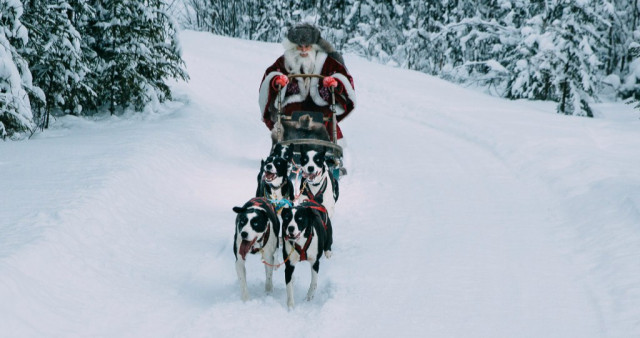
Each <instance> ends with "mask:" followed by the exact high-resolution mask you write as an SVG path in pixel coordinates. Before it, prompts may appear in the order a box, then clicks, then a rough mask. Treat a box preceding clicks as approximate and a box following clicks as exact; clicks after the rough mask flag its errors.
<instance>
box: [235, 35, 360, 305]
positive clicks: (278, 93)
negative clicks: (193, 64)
mask: <svg viewBox="0 0 640 338" xmlns="http://www.w3.org/2000/svg"><path fill="white" fill-rule="evenodd" d="M283 46H284V49H285V51H284V55H282V56H281V57H279V58H278V59H277V60H276V61H275V63H273V65H271V66H270V67H268V68H267V70H266V71H265V74H264V76H263V79H262V82H261V84H260V91H259V105H260V109H261V114H262V120H263V122H264V123H265V125H266V126H267V127H268V128H269V129H270V130H271V138H272V142H273V144H272V148H271V151H270V153H269V155H268V157H267V158H266V159H265V160H262V161H261V165H260V171H259V174H258V178H257V181H258V182H257V189H256V194H255V196H254V197H252V198H250V199H249V200H248V201H247V202H246V203H245V204H244V205H242V206H238V207H234V208H233V211H234V212H235V213H236V214H237V215H236V226H235V235H234V247H233V250H234V254H235V257H236V271H237V274H238V280H239V282H240V290H241V298H242V299H243V300H247V299H249V292H248V289H247V279H246V276H247V272H246V267H245V261H246V259H248V257H250V255H256V256H258V257H260V258H261V260H262V262H263V263H264V265H265V274H266V281H265V291H266V292H271V291H272V290H273V281H272V276H273V270H274V268H277V267H279V266H280V265H285V284H286V291H287V306H288V307H289V308H293V307H294V304H295V302H294V297H293V294H294V292H293V279H292V278H293V273H294V270H295V266H296V264H297V263H299V262H303V261H307V262H308V263H309V264H310V265H311V284H310V286H309V290H308V292H307V297H306V299H307V300H308V301H309V300H312V299H313V297H314V294H315V290H316V288H317V283H318V272H319V270H320V259H321V257H322V256H323V255H324V256H325V257H326V258H330V257H331V247H332V245H333V230H332V222H331V221H332V219H333V215H334V210H335V204H336V202H337V200H338V196H339V186H338V179H339V176H340V175H344V174H346V170H345V169H344V168H343V166H342V147H341V146H339V145H338V141H339V140H341V139H342V137H343V135H342V131H341V130H340V128H339V126H338V122H340V121H342V120H343V119H344V118H345V117H347V116H348V115H349V114H350V113H351V111H352V110H353V109H354V107H355V102H356V101H355V91H354V86H353V79H352V77H351V75H350V74H349V72H348V71H347V69H346V67H345V66H344V61H343V59H342V56H341V55H340V54H339V53H338V52H336V51H335V50H334V49H333V47H332V46H331V44H330V43H329V42H327V41H326V40H324V39H323V38H322V37H321V34H320V31H319V30H318V29H317V28H316V27H314V26H313V25H310V24H299V25H297V26H294V27H293V28H291V29H290V30H289V31H288V33H287V36H286V38H285V39H284V41H283ZM279 250H281V254H282V258H283V262H282V263H278V262H277V258H276V257H277V256H278V251H279Z"/></svg>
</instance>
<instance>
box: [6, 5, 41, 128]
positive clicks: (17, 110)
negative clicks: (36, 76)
mask: <svg viewBox="0 0 640 338" xmlns="http://www.w3.org/2000/svg"><path fill="white" fill-rule="evenodd" d="M22 13H23V10H22V3H21V2H20V1H18V0H1V1H0V28H2V29H1V30H0V60H2V62H1V63H0V64H2V66H1V67H0V71H1V72H2V73H3V74H5V76H3V77H2V78H1V79H0V138H2V139H5V138H6V137H10V138H21V137H23V136H25V135H26V132H32V131H33V130H34V128H35V123H34V121H33V114H32V112H31V104H30V100H29V92H37V89H36V88H34V87H33V86H32V83H31V73H30V71H29V68H28V65H27V62H26V61H25V59H24V58H23V57H22V56H21V55H20V54H19V52H18V49H17V48H22V47H23V46H24V45H25V44H26V43H27V41H28V36H27V34H28V33H27V29H26V28H25V27H24V26H23V25H22V23H21V21H20V19H21V16H22Z"/></svg>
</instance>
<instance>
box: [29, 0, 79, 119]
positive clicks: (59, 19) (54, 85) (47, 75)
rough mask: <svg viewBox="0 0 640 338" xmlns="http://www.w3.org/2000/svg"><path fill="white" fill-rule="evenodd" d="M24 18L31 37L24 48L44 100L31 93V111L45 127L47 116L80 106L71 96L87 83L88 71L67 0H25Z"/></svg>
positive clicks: (63, 112) (69, 112)
mask: <svg viewBox="0 0 640 338" xmlns="http://www.w3.org/2000/svg"><path fill="white" fill-rule="evenodd" d="M24 8H25V15H24V22H25V25H27V26H28V27H29V28H30V29H29V31H30V39H29V43H28V44H27V46H26V48H25V49H24V52H25V57H26V58H27V60H28V62H29V66H30V69H31V72H32V74H33V78H34V80H33V82H34V85H36V86H38V87H39V88H40V89H42V91H43V92H44V96H45V100H44V102H42V101H40V100H38V98H37V97H33V96H32V102H34V105H33V109H34V113H36V116H37V117H38V119H37V120H38V123H39V125H40V127H41V128H47V127H48V124H49V116H50V115H51V113H52V111H54V110H57V111H58V113H59V114H76V115H77V114H79V113H80V112H81V111H82V106H81V105H80V103H79V102H77V100H75V99H74V98H75V97H77V94H76V91H78V90H80V89H81V87H84V86H86V84H85V83H84V79H85V76H86V74H87V73H88V72H89V67H88V66H87V64H86V62H85V58H84V56H83V52H82V49H81V45H82V39H81V37H80V33H79V32H78V31H77V30H76V27H75V26H74V25H73V23H72V21H71V18H72V17H73V14H74V12H73V8H72V6H71V5H70V4H69V2H68V1H67V0H25V2H24Z"/></svg>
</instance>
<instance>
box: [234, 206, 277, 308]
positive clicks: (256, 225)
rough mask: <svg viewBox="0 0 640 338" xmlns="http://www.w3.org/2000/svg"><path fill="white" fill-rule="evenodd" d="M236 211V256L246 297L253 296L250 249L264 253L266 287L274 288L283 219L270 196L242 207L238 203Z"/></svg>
mask: <svg viewBox="0 0 640 338" xmlns="http://www.w3.org/2000/svg"><path fill="white" fill-rule="evenodd" d="M233 211H234V212H235V213H237V216H236V231H235V235H234V237H233V240H234V243H233V254H234V255H235V256H236V272H237V273H238V281H239V282H240V291H241V293H242V300H244V301H246V300H248V299H249V291H248V290H247V271H246V268H245V261H246V256H247V254H248V253H251V254H256V253H260V254H261V255H262V259H263V262H264V263H265V273H266V280H265V291H266V292H271V291H273V279H272V277H273V266H274V261H275V254H276V252H277V249H278V235H279V234H280V221H279V220H278V217H277V216H276V213H275V210H274V208H273V206H272V205H271V203H270V202H269V201H268V200H267V199H266V198H257V197H256V198H252V199H251V200H249V201H248V202H247V203H245V204H244V205H243V206H242V207H234V208H233Z"/></svg>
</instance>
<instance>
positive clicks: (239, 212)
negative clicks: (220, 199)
mask: <svg viewBox="0 0 640 338" xmlns="http://www.w3.org/2000/svg"><path fill="white" fill-rule="evenodd" d="M233 211H234V212H235V213H236V214H241V213H245V212H246V211H247V208H242V207H233Z"/></svg>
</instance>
